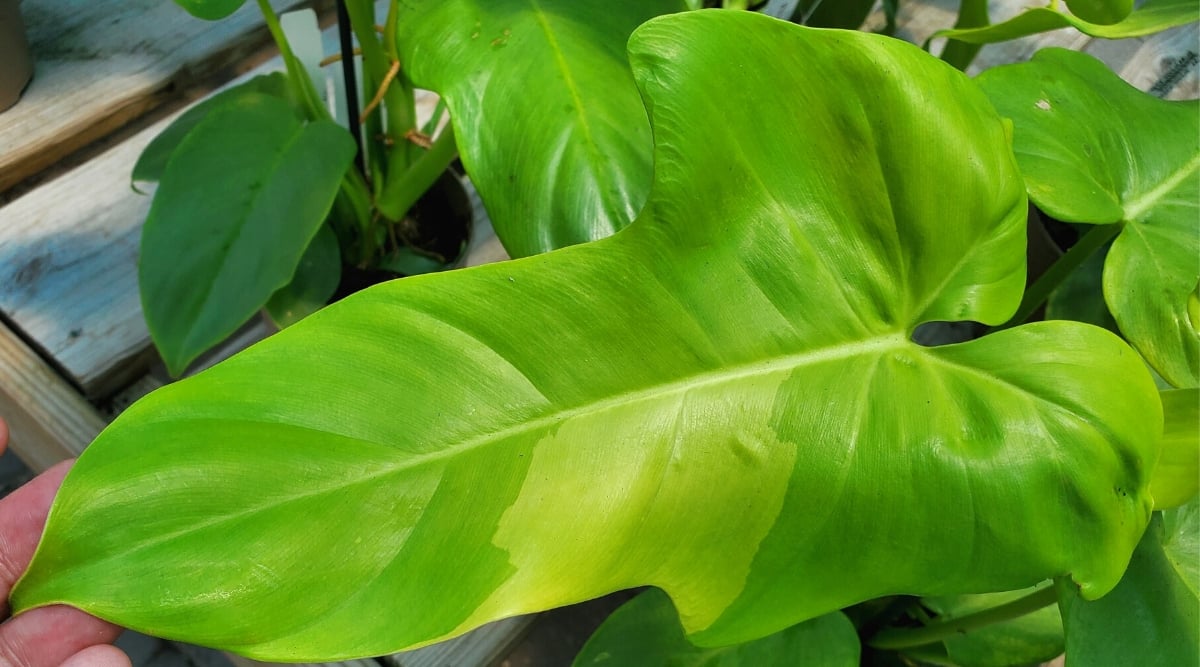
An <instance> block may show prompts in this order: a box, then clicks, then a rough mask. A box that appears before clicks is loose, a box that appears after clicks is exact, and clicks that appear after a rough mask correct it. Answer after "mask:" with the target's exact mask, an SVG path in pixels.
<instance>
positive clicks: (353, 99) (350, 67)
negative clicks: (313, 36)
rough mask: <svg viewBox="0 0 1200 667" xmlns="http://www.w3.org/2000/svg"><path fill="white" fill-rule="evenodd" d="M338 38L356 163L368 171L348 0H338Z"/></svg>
mask: <svg viewBox="0 0 1200 667" xmlns="http://www.w3.org/2000/svg"><path fill="white" fill-rule="evenodd" d="M337 23H338V40H339V42H340V44H341V47H342V83H343V86H342V87H343V88H344V89H345V92H346V125H347V128H346V129H348V130H350V134H351V135H352V136H353V137H354V145H355V146H357V147H358V152H357V153H356V154H355V155H354V164H356V165H357V166H358V171H359V173H362V174H365V173H367V169H366V164H365V163H364V157H365V156H366V151H365V150H363V140H362V128H360V127H359V121H358V82H357V81H355V79H356V78H357V77H356V76H355V75H354V37H353V35H351V33H350V15H349V14H348V13H346V0H337Z"/></svg>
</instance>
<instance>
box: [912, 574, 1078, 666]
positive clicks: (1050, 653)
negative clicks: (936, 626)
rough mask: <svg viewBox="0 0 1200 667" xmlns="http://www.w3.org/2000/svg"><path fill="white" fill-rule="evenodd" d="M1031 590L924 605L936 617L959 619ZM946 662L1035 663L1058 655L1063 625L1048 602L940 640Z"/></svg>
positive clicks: (934, 600)
mask: <svg viewBox="0 0 1200 667" xmlns="http://www.w3.org/2000/svg"><path fill="white" fill-rule="evenodd" d="M1033 590H1034V589H1024V590H1020V591H1007V592H1004V593H985V594H982V595H955V596H947V597H942V598H926V599H925V600H923V601H922V602H923V603H924V604H925V606H927V607H929V608H930V609H932V610H934V611H936V612H937V613H938V620H939V621H940V620H949V619H953V618H962V617H964V616H968V615H970V614H975V613H979V612H982V611H984V610H987V609H991V608H994V607H998V606H1000V605H1003V604H1005V603H1009V602H1012V601H1013V600H1017V599H1019V598H1022V597H1024V596H1026V595H1029V594H1030V593H1032V592H1033ZM943 644H944V646H945V652H946V657H947V663H946V664H953V665H957V666H958V667H1012V666H1013V665H1036V664H1040V663H1043V662H1047V661H1049V660H1053V659H1054V658H1056V657H1058V656H1060V655H1062V652H1063V647H1064V644H1063V626H1062V618H1061V617H1060V615H1059V613H1058V607H1056V606H1054V605H1053V604H1051V605H1050V606H1049V607H1043V608H1042V609H1039V610H1037V611H1035V612H1033V613H1030V614H1026V615H1024V616H1021V617H1019V618H1015V619H1012V620H1009V621H1004V622H1002V623H994V624H991V625H987V626H984V627H981V628H976V629H974V630H972V631H971V632H967V633H963V634H958V635H955V636H953V637H950V638H948V639H946V640H945V641H944V642H943Z"/></svg>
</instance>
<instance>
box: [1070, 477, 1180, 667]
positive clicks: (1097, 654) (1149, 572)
mask: <svg viewBox="0 0 1200 667" xmlns="http://www.w3.org/2000/svg"><path fill="white" fill-rule="evenodd" d="M1198 543H1200V500H1197V499H1193V500H1192V501H1191V502H1190V503H1188V504H1187V505H1184V506H1182V507H1179V508H1177V509H1174V510H1169V511H1167V512H1165V513H1163V514H1156V515H1155V517H1154V520H1153V521H1152V522H1151V524H1150V527H1149V529H1147V530H1146V535H1145V536H1144V537H1143V538H1142V541H1141V543H1140V544H1139V545H1138V548H1137V550H1136V551H1134V553H1133V560H1132V561H1130V563H1129V570H1128V571H1127V572H1126V573H1125V576H1124V577H1123V578H1122V579H1121V583H1120V584H1119V585H1118V586H1117V587H1116V589H1114V590H1113V592H1112V593H1109V594H1108V595H1106V596H1105V597H1103V598H1101V599H1099V600H1096V601H1094V602H1087V601H1084V600H1081V599H1079V597H1078V595H1077V594H1076V592H1075V589H1074V587H1073V586H1071V585H1070V584H1069V583H1060V585H1059V594H1060V602H1059V604H1060V605H1061V607H1062V614H1063V622H1064V626H1065V628H1066V632H1067V667H1128V665H1195V664H1200V598H1198V597H1197V590H1198V589H1200V572H1198V571H1197V567H1198V563H1200V548H1198Z"/></svg>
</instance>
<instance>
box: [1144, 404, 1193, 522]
mask: <svg viewBox="0 0 1200 667" xmlns="http://www.w3.org/2000/svg"><path fill="white" fill-rule="evenodd" d="M1159 396H1160V397H1161V398H1162V403H1163V443H1162V457H1161V458H1159V459H1158V465H1157V466H1156V467H1155V468H1154V474H1153V476H1152V477H1151V478H1150V493H1151V495H1153V496H1154V506H1155V508H1156V509H1164V508H1169V507H1176V506H1178V505H1182V504H1184V503H1186V502H1188V501H1189V500H1191V499H1192V498H1193V497H1195V495H1196V492H1197V491H1198V490H1200V389H1195V388H1192V389H1173V390H1169V391H1164V392H1160V393H1159Z"/></svg>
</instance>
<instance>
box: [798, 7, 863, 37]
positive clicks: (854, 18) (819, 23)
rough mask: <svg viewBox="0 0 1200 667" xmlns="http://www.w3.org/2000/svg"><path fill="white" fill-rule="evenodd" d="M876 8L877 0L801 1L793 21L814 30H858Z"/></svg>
mask: <svg viewBox="0 0 1200 667" xmlns="http://www.w3.org/2000/svg"><path fill="white" fill-rule="evenodd" d="M874 6H875V0H841V1H840V2H826V1H825V0H801V2H800V3H799V4H797V5H796V9H795V10H793V12H792V21H794V22H796V23H800V24H801V25H806V26H809V27H812V28H841V29H844V30H857V29H859V28H860V27H862V24H863V21H866V20H867V16H869V15H870V14H871V8H873V7H874Z"/></svg>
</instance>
